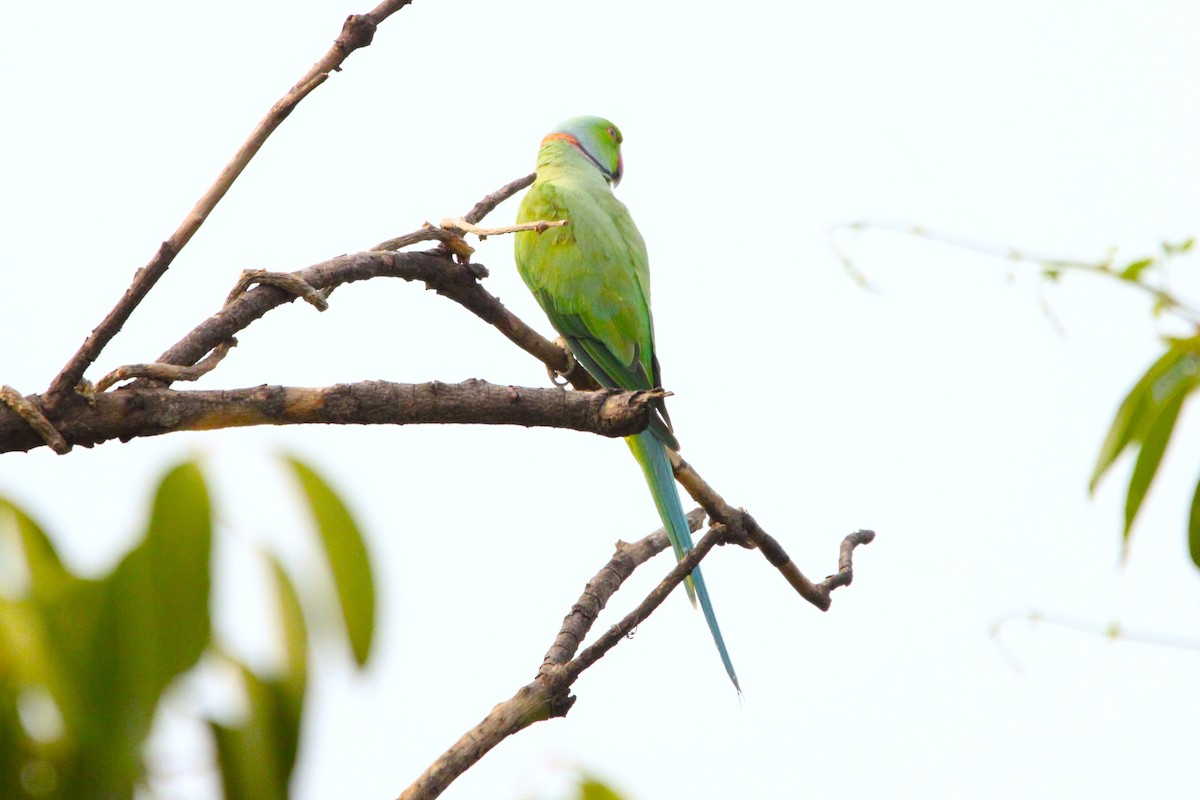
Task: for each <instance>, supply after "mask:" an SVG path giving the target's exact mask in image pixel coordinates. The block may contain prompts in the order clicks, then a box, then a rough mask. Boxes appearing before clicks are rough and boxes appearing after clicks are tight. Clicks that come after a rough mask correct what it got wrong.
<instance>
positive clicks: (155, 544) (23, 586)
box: [0, 459, 375, 800]
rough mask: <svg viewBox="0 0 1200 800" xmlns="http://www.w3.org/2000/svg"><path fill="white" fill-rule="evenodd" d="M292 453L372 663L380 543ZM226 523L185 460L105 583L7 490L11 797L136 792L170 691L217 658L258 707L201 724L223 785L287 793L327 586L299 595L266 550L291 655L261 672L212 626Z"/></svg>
mask: <svg viewBox="0 0 1200 800" xmlns="http://www.w3.org/2000/svg"><path fill="white" fill-rule="evenodd" d="M288 464H289V465H290V468H291V469H292V470H293V471H294V472H295V473H296V476H297V478H298V479H299V481H300V484H301V487H302V488H303V490H304V495H305V497H306V499H307V502H308V505H309V508H310V510H311V512H312V517H313V519H314V520H315V523H316V526H317V529H318V533H319V538H320V541H321V544H322V545H323V552H324V554H325V558H326V560H327V562H328V564H329V566H330V568H331V572H332V574H333V578H334V584H335V586H336V588H337V603H338V605H339V607H340V612H341V614H340V615H341V617H342V619H343V621H344V623H345V629H346V631H347V634H348V636H347V639H348V642H349V644H350V652H351V654H352V655H353V657H354V659H355V662H356V663H357V664H358V665H360V666H361V665H363V664H365V662H366V660H367V657H368V655H369V653H370V648H371V639H372V632H373V630H374V621H375V591H374V582H373V580H372V577H371V569H370V561H369V559H368V557H367V551H366V547H365V545H364V543H363V540H362V536H361V534H360V532H359V530H358V527H357V526H356V525H355V523H354V521H353V519H352V517H351V516H350V514H349V512H348V511H347V510H346V507H345V504H344V503H342V501H341V500H340V499H339V498H338V496H337V494H336V493H335V492H334V491H333V490H332V489H330V488H329V486H328V485H327V484H326V483H325V482H324V481H323V480H322V479H321V478H320V477H319V476H318V475H317V473H316V472H315V471H313V470H312V469H311V468H310V467H308V466H306V465H304V464H303V463H301V462H299V461H297V460H295V459H289V460H288ZM212 520H213V512H212V507H211V504H210V502H209V496H208V491H207V488H206V487H205V482H204V477H203V475H202V473H201V470H200V468H199V466H198V465H196V464H195V463H192V462H188V463H184V464H181V465H180V466H177V467H175V468H174V469H172V470H170V471H169V472H168V473H167V474H166V475H165V476H164V477H163V478H162V480H161V482H160V483H159V485H158V488H157V491H156V493H155V497H154V501H153V504H152V506H151V509H150V512H149V517H148V520H147V522H146V528H145V533H144V534H143V536H142V537H141V539H140V542H139V544H138V545H137V546H136V547H135V548H134V549H133V550H132V551H130V552H129V553H128V554H126V556H125V557H124V558H123V559H122V560H121V561H120V563H119V564H118V565H117V566H116V568H115V569H114V570H113V571H112V572H111V573H109V574H108V575H107V576H105V577H103V578H100V579H97V580H91V579H85V578H80V577H78V576H76V575H73V574H72V573H71V572H70V571H69V570H67V569H66V567H64V565H63V564H62V562H61V561H60V559H59V557H58V554H57V553H56V551H55V548H54V545H53V544H52V542H51V539H50V537H49V536H47V534H46V532H45V531H44V530H43V529H42V528H41V527H40V526H39V525H38V524H37V523H36V522H35V521H34V520H33V518H32V517H30V516H29V515H28V514H27V513H26V512H25V511H23V510H22V509H20V508H18V507H17V506H15V505H14V504H13V503H11V502H9V501H7V500H5V499H3V498H0V797H4V798H13V800H17V798H30V800H34V799H35V798H36V799H38V800H43V799H50V800H54V799H56V798H63V799H64V800H66V799H73V798H84V797H88V798H92V797H95V798H112V799H113V800H118V799H120V798H130V797H132V796H133V794H134V790H135V787H139V786H140V787H143V788H144V787H146V786H147V785H148V782H151V781H153V780H154V778H155V775H154V773H153V769H152V768H149V767H148V766H147V763H146V758H145V747H144V745H145V743H146V739H147V737H148V736H149V734H150V731H151V728H152V726H153V723H154V719H155V714H156V712H157V711H158V709H159V708H160V706H161V704H162V702H163V698H164V696H165V695H166V694H167V693H168V690H169V689H170V687H172V686H173V685H175V684H176V683H177V682H178V679H179V678H180V677H181V676H183V675H186V674H188V673H190V672H194V671H195V670H196V669H197V665H198V664H199V663H200V661H201V659H202V658H204V657H206V656H207V657H209V658H211V659H214V660H219V661H223V662H225V663H227V664H231V665H232V666H233V671H234V672H235V673H236V674H239V675H240V676H241V686H242V690H243V695H244V708H245V709H246V711H245V713H244V714H243V715H242V717H241V718H240V719H238V720H237V721H236V722H228V721H224V722H218V721H216V720H198V722H200V723H202V724H203V725H204V726H206V727H207V729H208V730H210V731H211V733H212V736H213V740H214V743H215V747H214V748H213V751H214V752H215V754H216V763H215V764H211V765H210V767H211V769H212V770H214V771H216V772H219V775H220V779H221V783H222V785H223V788H224V792H225V797H226V798H227V800H240V799H241V798H247V799H248V798H256V799H262V798H286V797H287V796H288V782H289V779H290V776H291V773H292V769H293V767H294V766H295V762H296V753H297V751H298V748H299V737H300V723H301V717H302V714H303V709H304V697H305V689H306V685H307V672H308V670H307V658H308V626H307V624H306V617H305V612H304V608H305V607H307V608H308V609H309V610H310V611H311V613H312V614H313V615H315V616H321V615H322V610H323V609H322V605H323V604H328V602H329V600H328V598H326V597H325V596H323V595H321V594H320V593H319V592H312V593H310V594H306V595H305V596H303V597H301V595H300V594H299V593H298V592H297V590H296V587H295V584H294V583H293V582H292V580H291V578H290V577H289V576H288V573H287V572H286V570H284V568H283V567H282V565H281V564H280V563H279V562H278V561H277V560H276V559H275V558H274V557H272V556H270V555H264V557H265V558H267V559H268V560H269V562H270V565H271V570H270V574H271V575H272V578H273V583H274V590H275V596H276V598H277V602H278V608H279V615H278V634H277V635H278V636H279V638H280V639H281V640H282V641H283V642H284V651H285V656H286V657H285V664H284V665H283V667H282V668H281V669H280V670H277V671H276V673H275V674H272V675H270V676H261V675H257V674H255V673H254V672H253V671H251V670H250V669H249V668H248V667H247V666H245V665H244V664H242V663H241V662H239V661H238V660H237V659H236V658H235V657H233V656H231V655H229V654H227V653H225V652H224V650H223V648H222V647H221V646H220V644H219V643H218V642H216V641H214V638H213V635H212V625H211V620H210V617H209V606H210V603H209V599H210V590H211V585H212V581H213V576H212V570H211V560H212V558H211V554H212V546H213V522H212ZM302 600H303V601H304V602H303V603H302V602H301V601H302ZM177 705H178V704H177Z"/></svg>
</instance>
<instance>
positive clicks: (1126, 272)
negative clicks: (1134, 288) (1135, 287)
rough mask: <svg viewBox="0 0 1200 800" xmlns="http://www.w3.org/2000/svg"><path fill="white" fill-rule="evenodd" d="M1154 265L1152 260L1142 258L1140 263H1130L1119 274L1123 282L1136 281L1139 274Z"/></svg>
mask: <svg viewBox="0 0 1200 800" xmlns="http://www.w3.org/2000/svg"><path fill="white" fill-rule="evenodd" d="M1153 265H1154V259H1153V258H1143V259H1141V260H1140V261H1133V262H1130V263H1129V264H1127V265H1126V266H1125V268H1124V269H1123V270H1121V272H1120V276H1121V278H1122V279H1123V280H1127V281H1136V280H1137V279H1138V278H1139V277H1140V276H1141V274H1142V273H1143V272H1144V271H1145V270H1146V269H1147V268H1148V267H1151V266H1153Z"/></svg>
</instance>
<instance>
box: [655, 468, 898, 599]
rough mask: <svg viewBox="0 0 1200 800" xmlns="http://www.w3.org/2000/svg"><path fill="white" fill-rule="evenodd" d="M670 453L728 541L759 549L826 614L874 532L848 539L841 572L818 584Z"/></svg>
mask: <svg viewBox="0 0 1200 800" xmlns="http://www.w3.org/2000/svg"><path fill="white" fill-rule="evenodd" d="M668 454H669V455H670V458H671V467H672V469H673V470H674V471H675V478H676V480H678V481H679V483H680V484H681V485H682V486H683V488H684V489H686V490H687V493H688V494H689V495H691V497H692V499H693V500H695V501H696V502H697V503H699V504H700V507H701V508H703V509H704V510H705V511H706V512H708V515H709V517H711V518H712V519H713V520H714V521H715V522H718V523H720V524H722V525H724V526H725V527H726V529H727V530H726V533H725V536H726V539H727V540H728V541H731V542H736V543H738V544H741V545H742V546H743V547H750V548H757V549H758V550H759V551H760V552H762V554H763V556H764V557H765V558H766V559H767V561H768V562H770V563H771V565H772V566H773V567H775V568H776V569H777V570H779V572H780V574H781V575H783V577H784V578H785V579H786V580H787V582H788V583H789V584H791V586H792V588H793V589H795V590H796V592H797V593H798V594H799V595H800V596H801V597H803V598H804V599H805V600H807V601H808V602H810V603H812V604H813V605H814V606H816V607H817V608H819V609H821V610H822V611H828V610H829V606H830V605H831V604H832V602H833V599H832V598H831V597H830V595H831V593H832V592H833V590H834V589H837V588H838V587H841V586H847V585H849V583H850V581H851V580H852V579H853V577H854V572H853V565H852V554H853V551H854V548H855V547H857V546H858V545H860V544H867V543H868V542H870V541H872V540H873V539H874V538H875V533H874V531H867V530H861V531H856V532H855V533H852V534H850V535H849V536H847V537H846V539H845V540H844V541H843V542H842V549H841V551H840V557H839V560H838V571H837V572H836V573H834V574H833V575H831V576H829V577H828V578H827V579H825V580H824V581H822V582H821V583H819V584H815V583H813V582H812V581H810V580H809V579H808V578H807V577H806V576H805V575H804V573H803V572H801V571H800V568H799V567H797V566H796V564H795V562H794V561H792V559H791V556H789V555H788V554H787V551H785V550H784V549H783V546H782V545H781V544H779V542H778V541H777V540H776V539H775V538H774V537H772V536H771V535H770V534H769V533H767V532H766V531H764V530H763V529H762V527H761V526H760V525H759V524H758V521H757V520H755V519H754V517H752V516H751V515H750V513H749V512H747V511H746V510H745V509H741V508H733V507H732V506H730V505H729V504H728V503H726V502H725V498H723V497H721V495H720V494H718V493H717V491H716V490H715V489H713V488H712V487H711V486H709V485H708V483H706V482H705V480H704V479H703V478H701V477H700V475H699V473H697V472H696V470H695V469H693V468H692V466H691V465H690V464H688V463H687V462H686V461H684V460H683V458H682V457H680V455H679V454H678V453H676V452H675V451H673V450H671V451H668Z"/></svg>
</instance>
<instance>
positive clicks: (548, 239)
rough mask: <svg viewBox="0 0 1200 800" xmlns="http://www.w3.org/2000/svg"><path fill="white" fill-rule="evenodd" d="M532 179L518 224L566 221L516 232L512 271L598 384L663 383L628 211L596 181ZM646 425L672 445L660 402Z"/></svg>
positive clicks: (644, 263)
mask: <svg viewBox="0 0 1200 800" xmlns="http://www.w3.org/2000/svg"><path fill="white" fill-rule="evenodd" d="M579 183H582V184H583V185H578V184H577V183H576V182H573V181H564V180H559V181H554V182H544V183H543V182H539V183H535V184H534V185H533V187H532V188H531V189H530V190H529V193H528V194H526V196H525V199H524V201H523V202H522V203H521V210H520V212H519V213H518V215H517V220H518V222H533V221H537V220H544V221H551V220H564V219H565V220H567V221H568V222H570V223H571V224H569V225H567V226H566V227H563V228H549V229H547V230H545V231H543V232H542V233H540V234H539V233H536V232H533V231H523V232H521V233H518V234H517V239H516V260H517V268H518V270H519V271H520V273H521V277H522V279H524V281H525V284H526V285H527V286H528V287H529V289H530V290H531V291H532V292H533V294H534V296H535V297H536V298H537V300H538V303H539V304H540V305H541V306H542V309H543V310H544V311H545V312H546V315H547V316H548V317H549V318H550V323H551V324H552V325H553V326H554V328H555V330H557V331H558V332H559V334H561V335H562V336H563V338H564V339H566V340H567V344H568V345H569V346H570V348H571V350H572V352H574V353H575V356H576V358H578V359H579V361H580V363H582V364H583V366H584V368H585V369H587V371H588V372H589V373H591V375H592V377H594V378H595V379H596V380H597V381H598V382H599V383H600V384H601V385H602V386H606V387H609V388H619V389H626V390H630V391H637V390H645V389H653V388H656V387H659V386H661V385H662V379H661V375H660V371H659V366H658V359H657V358H656V357H655V354H654V322H653V320H652V318H651V316H650V272H649V262H648V260H647V258H646V244H645V242H644V241H643V240H642V235H641V233H639V232H638V229H637V226H636V225H634V223H633V219H632V217H630V215H629V211H628V209H626V208H625V206H624V204H623V203H621V201H619V200H617V198H616V197H615V196H613V194H612V192H611V190H609V188H608V186H607V184H604V183H603V182H602V181H596V182H594V185H593V184H592V182H587V181H581V182H579ZM656 409H657V410H658V412H659V415H660V416H661V419H656V420H655V421H654V423H653V424H652V425H651V430H653V431H654V433H655V434H656V435H657V436H658V437H659V438H660V439H661V440H662V441H663V442H664V443H665V444H667V445H668V446H669V447H672V448H673V449H678V447H679V443H678V442H677V441H676V439H675V437H674V435H673V434H672V433H671V426H670V418H669V417H668V416H667V413H666V407H665V405H664V404H663V403H662V402H661V401H660V402H659V403H657V404H656Z"/></svg>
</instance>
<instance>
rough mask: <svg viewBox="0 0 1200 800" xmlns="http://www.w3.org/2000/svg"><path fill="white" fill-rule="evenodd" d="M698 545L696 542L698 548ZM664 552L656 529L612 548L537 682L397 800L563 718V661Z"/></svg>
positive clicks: (693, 521)
mask: <svg viewBox="0 0 1200 800" xmlns="http://www.w3.org/2000/svg"><path fill="white" fill-rule="evenodd" d="M703 520H704V514H703V512H700V511H693V512H692V513H691V514H689V515H688V524H689V526H691V528H692V530H693V531H694V530H697V529H699V527H700V523H701V522H702V521H703ZM705 538H706V539H709V538H712V537H705ZM703 543H704V542H703V540H701V544H703ZM668 546H669V542H668V540H667V534H666V531H664V530H663V529H662V528H659V529H658V530H657V531H655V532H654V533H652V534H650V535H649V536H646V537H644V538H642V539H639V540H638V541H636V542H634V543H633V544H626V543H625V542H617V551H616V553H615V554H614V555H613V557H612V559H611V560H610V561H609V562H608V563H607V564H605V565H604V568H603V569H601V570H600V572H598V573H596V575H595V577H593V578H592V579H591V580H590V581H588V583H587V586H586V587H584V590H583V595H582V596H581V597H580V598H579V600H578V602H576V603H575V605H574V606H572V608H571V612H570V613H569V614H568V615H567V616H566V618H565V619H564V620H563V624H562V628H561V629H560V630H559V633H558V635H557V636H556V637H555V639H554V643H553V644H552V645H551V646H550V649H549V651H547V653H546V657H545V659H544V660H543V662H542V667H541V669H540V670H538V675H537V677H536V678H534V680H533V681H532V682H531V683H529V684H526V685H525V686H522V687H521V688H520V689H519V690H517V693H516V694H514V695H513V696H512V697H511V698H509V699H508V700H506V701H504V702H503V703H499V704H498V705H497V706H496V707H495V708H493V709H492V710H491V712H490V713H489V714H488V715H487V717H485V718H484V719H483V720H482V721H481V722H480V723H479V724H478V725H476V726H475V727H474V728H472V729H471V730H469V731H467V732H466V733H465V734H463V736H462V737H461V738H460V739H459V740H458V741H457V742H456V743H455V744H454V746H453V747H451V748H450V749H449V750H447V751H446V752H445V753H443V754H442V755H441V756H440V757H439V758H438V759H437V760H436V761H434V762H433V763H432V764H431V765H430V766H429V768H428V769H427V770H425V772H424V773H423V774H422V775H421V776H420V777H419V778H418V779H417V780H416V781H414V782H413V784H412V785H411V786H409V787H408V788H407V789H405V790H404V793H403V794H401V795H400V800H429V798H434V797H438V796H439V795H441V793H442V792H444V791H445V790H446V788H447V787H448V786H449V785H450V784H451V783H452V782H453V781H454V780H455V779H456V778H457V777H458V776H459V775H462V774H463V773H464V772H466V771H467V770H468V769H470V768H471V767H472V766H474V765H475V764H476V763H478V762H479V760H480V759H482V758H483V757H484V756H485V755H487V753H488V752H489V751H490V750H491V749H492V748H493V747H495V746H496V745H498V744H499V743H500V742H502V741H504V740H505V739H506V738H508V737H509V736H512V735H513V734H514V733H519V732H520V731H522V730H524V729H525V728H528V727H529V726H530V725H532V724H533V723H535V722H540V721H542V720H546V719H551V718H553V717H561V716H565V715H566V713H567V712H568V711H570V709H571V706H572V705H573V704H574V702H575V698H574V697H571V696H570V687H571V683H572V682H574V680H575V678H576V677H578V672H582V668H581V669H579V670H578V671H577V672H576V673H575V674H574V675H572V674H570V671H569V666H568V665H567V664H568V660H569V659H570V658H571V656H572V655H574V653H575V651H576V650H577V649H578V648H579V644H580V642H582V641H583V638H584V637H585V636H586V635H587V632H588V631H589V630H590V629H591V626H592V624H593V623H594V622H595V621H596V617H597V616H598V615H599V613H600V611H601V610H602V609H603V608H604V606H605V604H606V603H607V602H608V600H609V598H610V597H612V595H613V594H614V593H615V592H616V591H617V589H619V588H620V587H621V584H622V583H623V582H624V581H625V580H626V579H627V578H628V577H629V576H630V575H632V574H633V571H634V570H635V569H637V568H638V567H639V566H641V565H642V564H644V563H645V562H646V561H648V560H649V559H650V558H651V557H653V556H654V555H656V554H657V553H660V552H662V551H663V550H665V549H666V548H667V547H668ZM709 547H711V544H710V545H709ZM708 549H709V548H708V547H705V548H704V549H703V550H700V549H699V547H697V550H699V553H698V554H697V555H696V557H695V559H694V561H693V560H692V559H691V558H690V557H689V559H688V563H691V564H692V567H693V568H694V566H695V563H699V561H700V559H701V558H703V556H704V553H706V552H707V551H708ZM676 572H679V575H678V576H675V573H676ZM685 574H687V573H686V572H683V571H681V570H679V569H676V570H672V572H671V574H670V575H669V576H668V578H667V581H664V583H667V582H669V581H670V579H671V578H672V577H677V580H675V581H674V582H671V584H670V585H671V586H675V585H678V583H679V581H682V580H683V576H684V575H685ZM662 585H663V584H660V585H659V587H656V589H655V592H658V591H659V589H660V588H661V587H662ZM667 591H669V589H668V590H667ZM664 596H665V595H664ZM647 613H648V612H647ZM616 641H620V637H617V640H616ZM613 644H615V642H613ZM593 647H594V646H593ZM610 647H611V645H610ZM606 649H607V648H606ZM570 663H574V662H570Z"/></svg>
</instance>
